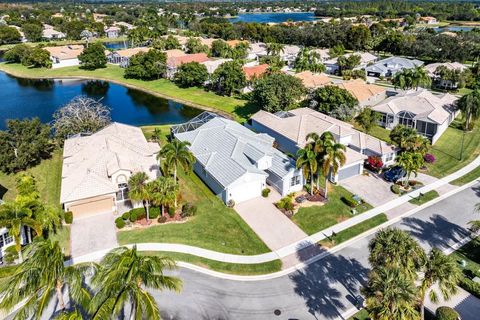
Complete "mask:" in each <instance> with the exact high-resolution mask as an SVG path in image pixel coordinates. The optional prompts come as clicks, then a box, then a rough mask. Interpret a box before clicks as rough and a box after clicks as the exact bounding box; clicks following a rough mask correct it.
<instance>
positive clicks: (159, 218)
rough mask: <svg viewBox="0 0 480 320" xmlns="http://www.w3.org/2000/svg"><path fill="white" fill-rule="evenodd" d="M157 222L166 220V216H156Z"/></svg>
mask: <svg viewBox="0 0 480 320" xmlns="http://www.w3.org/2000/svg"><path fill="white" fill-rule="evenodd" d="M157 221H158V222H159V223H165V222H167V217H164V216H160V217H158V220H157Z"/></svg>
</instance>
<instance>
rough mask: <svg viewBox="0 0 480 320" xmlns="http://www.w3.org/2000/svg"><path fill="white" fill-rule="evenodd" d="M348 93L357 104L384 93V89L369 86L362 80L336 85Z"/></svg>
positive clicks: (373, 85)
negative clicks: (355, 99)
mask: <svg viewBox="0 0 480 320" xmlns="http://www.w3.org/2000/svg"><path fill="white" fill-rule="evenodd" d="M336 86H338V87H340V88H343V89H345V90H347V91H348V92H350V93H351V94H352V95H353V96H354V97H355V98H357V100H358V101H359V102H363V101H365V100H368V99H370V98H371V97H374V96H376V95H379V94H383V93H385V91H386V89H385V88H384V87H381V86H377V85H375V84H369V83H366V82H365V81H363V80H362V79H355V80H350V81H345V82H342V83H338V84H336Z"/></svg>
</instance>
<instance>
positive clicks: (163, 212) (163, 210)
mask: <svg viewBox="0 0 480 320" xmlns="http://www.w3.org/2000/svg"><path fill="white" fill-rule="evenodd" d="M164 215H165V206H164V205H163V203H162V217H163V216H164Z"/></svg>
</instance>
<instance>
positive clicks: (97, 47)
mask: <svg viewBox="0 0 480 320" xmlns="http://www.w3.org/2000/svg"><path fill="white" fill-rule="evenodd" d="M78 60H79V61H80V63H81V65H80V68H82V69H86V70H96V69H99V68H105V67H106V65H107V57H106V56H105V46H104V45H103V44H102V43H101V42H96V43H92V44H90V45H89V46H88V47H86V48H85V49H84V50H83V52H82V53H81V54H80V55H79V56H78Z"/></svg>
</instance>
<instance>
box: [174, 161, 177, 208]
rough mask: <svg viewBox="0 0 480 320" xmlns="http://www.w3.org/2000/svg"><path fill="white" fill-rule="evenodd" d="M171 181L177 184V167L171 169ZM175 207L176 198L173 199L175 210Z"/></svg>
mask: <svg viewBox="0 0 480 320" xmlns="http://www.w3.org/2000/svg"><path fill="white" fill-rule="evenodd" d="M173 181H174V182H175V184H176V183H177V166H175V167H174V168H173ZM176 207H177V197H175V208H176Z"/></svg>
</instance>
